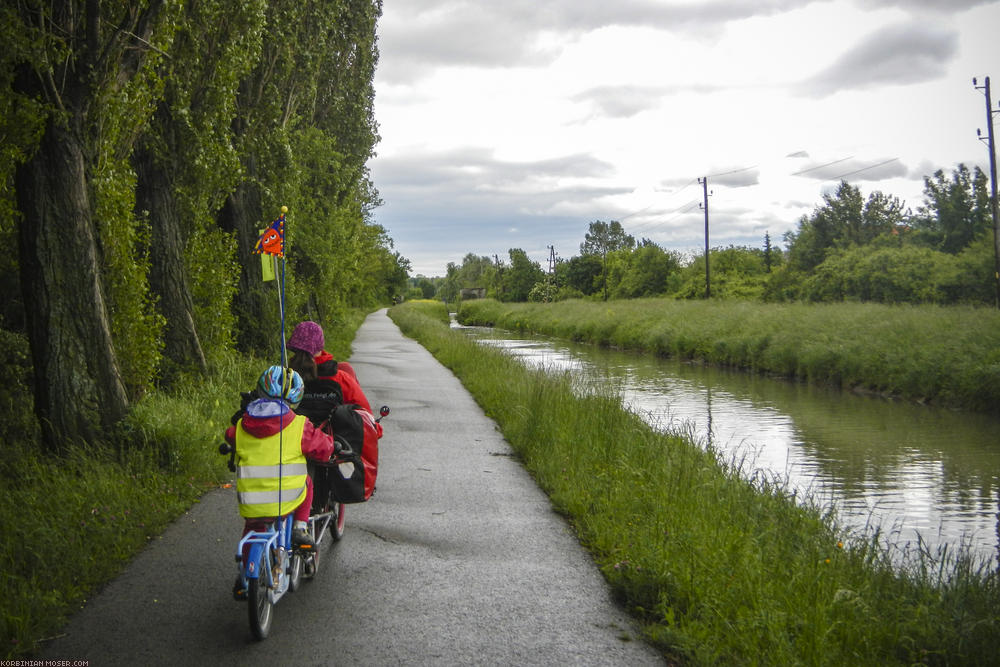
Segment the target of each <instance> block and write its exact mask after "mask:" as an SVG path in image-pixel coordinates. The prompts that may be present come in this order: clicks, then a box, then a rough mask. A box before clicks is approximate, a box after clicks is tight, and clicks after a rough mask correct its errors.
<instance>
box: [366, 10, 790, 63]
mask: <svg viewBox="0 0 1000 667" xmlns="http://www.w3.org/2000/svg"><path fill="white" fill-rule="evenodd" d="M806 4H808V0H711V1H708V2H697V3H689V2H676V3H674V2H666V3H665V2H662V1H661V0H616V2H607V0H548V1H547V2H544V3H539V2H537V0H507V1H505V2H487V1H485V0H423V1H419V2H409V3H407V4H406V6H402V5H400V6H396V7H393V18H394V20H393V21H386V20H383V21H382V22H381V23H380V25H379V43H380V45H381V46H382V53H383V58H382V60H381V62H380V64H379V74H380V76H381V77H382V78H384V79H385V80H387V81H392V82H400V81H413V80H414V79H417V78H419V77H420V76H422V75H423V74H425V73H426V72H427V71H429V70H430V69H432V68H434V67H436V66H459V67H460V66H478V67H515V66H523V65H540V64H543V63H547V62H551V61H552V60H553V59H554V58H555V57H557V56H558V51H557V50H548V49H545V48H542V47H540V46H539V37H540V36H541V35H543V34H545V33H558V34H561V35H564V36H570V37H572V36H575V35H579V34H583V33H586V32H589V31H592V30H597V29H599V28H603V27H608V26H630V27H649V28H656V29H660V30H665V31H669V32H680V31H686V30H690V29H698V30H701V31H702V32H703V33H714V32H715V31H717V30H718V29H720V28H721V27H722V26H723V25H724V24H725V23H727V22H729V21H735V20H739V19H745V18H750V17H754V16H767V15H772V14H776V13H780V12H784V11H788V10H791V9H795V8H797V7H801V6H804V5H806ZM389 47H391V48H389Z"/></svg>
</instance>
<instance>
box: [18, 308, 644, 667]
mask: <svg viewBox="0 0 1000 667" xmlns="http://www.w3.org/2000/svg"><path fill="white" fill-rule="evenodd" d="M353 350H354V351H353V356H352V357H351V359H350V361H351V364H352V365H353V366H354V368H355V370H356V371H357V374H358V378H359V379H360V381H361V385H362V387H363V388H364V390H365V393H366V394H367V396H368V398H369V400H370V402H371V404H372V407H373V409H377V407H378V406H380V405H383V404H384V405H389V406H390V407H391V408H392V414H391V415H390V416H389V417H388V418H386V419H385V421H384V422H383V425H384V429H385V433H384V436H383V438H382V440H381V441H380V452H379V453H380V462H379V473H378V481H377V491H376V493H375V495H374V496H373V498H372V500H370V501H369V502H367V503H363V504H357V505H349V506H348V508H347V509H348V514H347V528H346V532H345V535H344V539H343V540H342V541H341V542H340V543H337V544H332V543H331V541H330V540H329V539H327V540H326V541H325V542H324V545H323V551H321V563H320V569H319V572H318V574H317V576H316V578H315V579H313V580H309V581H305V582H303V585H302V587H301V589H300V590H299V591H297V592H295V593H288V594H286V595H285V596H284V597H283V598H282V599H281V600H280V601H279V602H278V603H277V605H275V607H274V621H273V625H272V628H271V634H270V637H268V639H266V640H264V641H255V640H254V639H253V638H252V636H251V634H250V630H249V625H248V621H247V609H246V603H245V602H242V603H241V602H236V601H234V600H233V599H232V595H231V587H232V582H233V579H234V577H235V575H236V565H235V563H234V559H233V554H234V551H235V546H236V542H237V540H238V538H239V535H240V532H241V528H242V520H241V519H240V517H239V514H238V512H237V508H236V498H235V491H234V490H232V489H220V490H216V491H212V492H210V493H208V494H206V495H205V496H204V497H203V498H202V499H201V502H200V503H198V504H197V505H195V507H194V508H192V510H191V511H190V512H188V513H187V514H185V515H184V516H183V517H181V518H180V519H178V520H177V521H176V522H174V523H173V524H172V525H171V526H170V527H169V528H168V529H167V530H166V531H165V533H164V534H163V536H162V537H161V538H159V539H158V540H156V541H154V542H153V543H152V544H151V545H150V546H149V547H147V548H146V549H145V550H143V551H142V552H141V553H140V554H138V556H137V557H136V558H135V559H134V560H133V562H132V563H131V564H130V565H129V566H128V567H127V568H126V570H125V571H124V572H123V573H122V574H121V575H120V576H119V577H118V578H117V579H115V580H114V581H113V582H111V583H110V584H108V586H106V587H105V588H104V589H103V590H102V591H101V592H100V593H99V594H98V595H96V596H95V597H94V598H93V599H91V600H89V601H88V602H87V604H86V605H85V606H84V608H83V609H82V610H81V611H80V612H79V613H77V614H76V615H75V616H74V617H73V618H72V619H71V622H70V623H69V624H68V626H67V627H66V628H65V629H64V631H63V634H61V635H60V636H58V637H57V638H56V639H54V640H52V641H51V642H50V643H49V644H48V645H47V646H46V647H45V649H44V651H43V652H42V653H41V655H39V656H38V657H39V658H43V659H50V660H51V659H66V660H85V661H89V665H90V666H91V667H96V666H99V665H168V664H169V665H189V666H194V665H208V664H211V665H218V664H221V665H630V666H631V665H647V664H650V665H652V664H664V661H663V660H662V659H661V658H660V657H659V655H658V654H657V653H656V652H655V651H654V650H652V649H651V648H650V647H649V646H647V645H646V644H644V643H643V642H642V641H641V640H639V639H638V633H637V631H636V629H635V627H634V625H633V624H632V622H631V621H630V619H629V617H628V616H627V614H625V613H624V611H623V610H621V609H620V608H619V607H618V606H616V605H615V604H614V602H613V601H612V600H611V597H610V595H609V592H608V588H607V585H606V584H605V582H604V580H603V579H602V577H601V575H600V573H599V572H598V570H597V568H596V567H595V565H594V563H593V561H592V560H591V559H590V557H589V555H588V554H587V553H586V552H585V551H584V550H583V549H582V548H581V547H580V545H579V544H578V542H577V541H576V539H575V538H574V537H573V535H572V533H571V532H570V530H569V528H568V527H567V525H566V523H565V521H564V520H563V519H562V518H561V517H559V516H558V515H556V514H555V513H554V512H553V511H552V509H551V506H550V504H549V501H548V499H547V497H546V496H545V495H544V494H543V493H542V492H541V491H540V490H539V489H538V487H537V486H536V485H535V483H534V481H533V480H532V479H531V477H530V476H529V475H528V473H527V472H525V470H524V469H523V468H522V467H521V466H520V464H519V463H517V461H516V460H515V459H513V458H512V457H511V449H510V447H509V445H508V444H507V443H506V441H505V440H504V439H503V437H502V436H501V435H500V433H499V431H498V430H497V429H496V426H495V424H494V423H493V421H492V420H490V419H489V418H487V417H486V416H485V415H484V414H483V412H482V410H481V409H480V408H479V406H478V405H477V404H476V403H475V401H474V400H473V399H472V397H471V396H470V395H469V394H468V392H466V391H465V389H464V388H463V387H462V385H461V383H459V381H458V380H457V379H456V378H455V377H454V376H453V375H452V374H451V372H450V371H449V370H447V369H446V368H444V367H443V366H441V365H440V364H439V363H438V362H437V361H436V360H435V359H434V358H433V357H432V356H431V355H430V354H429V353H428V352H427V351H426V350H424V349H423V348H422V347H421V346H420V345H418V344H417V343H415V342H414V341H412V340H410V339H408V338H406V337H404V336H403V335H402V334H401V333H400V331H399V329H398V328H397V327H396V326H395V324H393V323H392V321H391V320H390V319H389V318H388V316H386V314H385V311H379V312H377V313H373V314H372V315H371V316H369V317H368V318H367V320H366V321H365V323H364V324H363V325H362V327H361V329H360V330H359V331H358V335H357V338H356V339H355V341H354V347H353Z"/></svg>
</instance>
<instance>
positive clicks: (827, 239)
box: [785, 181, 904, 271]
mask: <svg viewBox="0 0 1000 667" xmlns="http://www.w3.org/2000/svg"><path fill="white" fill-rule="evenodd" d="M823 202H824V203H823V206H820V207H818V208H816V210H815V211H813V214H812V215H811V216H809V217H803V218H802V219H801V220H800V221H799V227H798V231H797V232H789V233H788V234H786V235H785V240H786V242H788V245H789V261H790V263H791V264H792V266H793V267H794V268H795V269H796V270H800V271H811V270H812V269H814V268H815V267H816V266H818V265H819V264H821V263H822V262H823V260H824V259H826V256H827V254H828V253H829V252H831V251H832V250H833V249H836V248H848V247H850V246H853V245H865V244H867V243H870V242H872V241H873V240H874V239H876V238H878V237H879V236H882V235H885V234H890V233H892V232H893V231H894V230H895V229H896V227H897V226H898V225H900V224H901V223H902V222H903V213H904V211H903V204H902V202H900V201H899V200H898V199H896V198H895V197H889V196H886V195H884V194H883V193H881V192H878V191H876V192H873V193H872V194H871V195H869V197H868V199H867V201H865V200H864V198H863V197H862V195H861V190H859V189H858V188H857V187H854V186H852V185H850V184H849V183H847V182H846V181H841V183H840V186H839V187H838V188H837V191H836V192H835V193H834V194H828V195H824V196H823Z"/></svg>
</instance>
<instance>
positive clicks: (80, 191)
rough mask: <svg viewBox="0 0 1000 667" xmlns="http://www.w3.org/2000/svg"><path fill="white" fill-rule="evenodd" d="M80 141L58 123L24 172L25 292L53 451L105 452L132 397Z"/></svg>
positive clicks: (38, 391) (19, 177) (47, 440)
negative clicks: (80, 445) (83, 446)
mask: <svg viewBox="0 0 1000 667" xmlns="http://www.w3.org/2000/svg"><path fill="white" fill-rule="evenodd" d="M78 136H79V134H78V133H74V132H73V131H71V130H70V129H68V128H66V127H64V126H61V125H59V124H58V123H57V122H53V121H49V123H48V125H47V127H46V130H45V134H44V136H43V138H42V140H41V144H40V146H39V149H38V152H37V153H36V154H35V156H34V157H33V158H32V159H31V160H30V161H28V162H27V163H25V164H23V165H21V166H20V167H18V169H17V174H16V182H17V201H18V206H19V209H20V211H21V213H22V214H23V216H24V217H23V220H22V221H21V224H20V230H19V234H20V236H19V250H20V265H21V287H22V292H23V295H24V304H25V311H26V316H27V332H28V339H29V340H30V342H31V353H32V357H33V359H34V368H35V413H36V415H37V416H38V419H39V422H40V423H41V426H42V433H43V439H44V444H45V446H47V447H48V448H49V449H51V450H56V451H57V450H61V449H64V448H65V446H66V445H67V444H69V443H70V442H72V441H75V440H83V441H86V442H97V441H99V440H100V436H101V434H102V432H103V431H106V430H107V429H109V428H110V427H111V426H113V425H114V424H115V423H117V422H118V421H120V420H121V418H122V417H123V416H124V415H125V412H126V410H127V408H128V397H127V394H126V391H125V386H124V384H123V382H122V377H121V372H120V370H119V367H118V362H117V359H116V357H115V351H114V347H113V345H112V339H111V327H110V323H109V320H108V310H107V303H106V297H105V290H104V286H103V284H102V281H101V272H100V262H99V253H98V249H97V238H96V235H97V232H96V229H95V225H94V222H93V219H92V215H91V205H90V200H89V190H88V187H87V183H86V169H85V166H84V158H83V147H82V145H81V144H80V142H79V139H78Z"/></svg>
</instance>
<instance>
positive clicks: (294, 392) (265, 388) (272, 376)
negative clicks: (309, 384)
mask: <svg viewBox="0 0 1000 667" xmlns="http://www.w3.org/2000/svg"><path fill="white" fill-rule="evenodd" d="M257 387H258V388H259V389H260V391H261V393H263V394H264V395H265V396H269V397H271V398H280V399H281V400H283V401H287V402H288V403H289V404H290V405H291V406H292V407H293V408H294V407H295V406H297V405H298V404H299V403H300V402H301V401H302V394H303V392H304V391H305V383H303V382H302V376H301V375H299V374H298V373H296V372H295V371H293V370H292V369H291V368H282V367H281V366H271V367H270V368H268V369H267V370H266V371H264V373H263V374H262V375H261V376H260V379H259V380H257Z"/></svg>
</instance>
